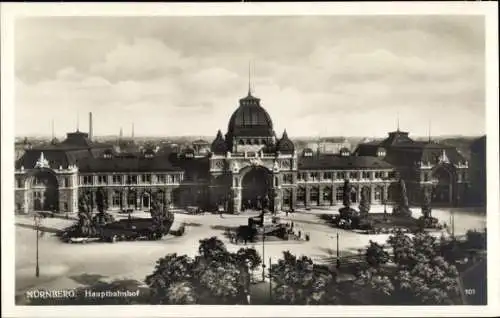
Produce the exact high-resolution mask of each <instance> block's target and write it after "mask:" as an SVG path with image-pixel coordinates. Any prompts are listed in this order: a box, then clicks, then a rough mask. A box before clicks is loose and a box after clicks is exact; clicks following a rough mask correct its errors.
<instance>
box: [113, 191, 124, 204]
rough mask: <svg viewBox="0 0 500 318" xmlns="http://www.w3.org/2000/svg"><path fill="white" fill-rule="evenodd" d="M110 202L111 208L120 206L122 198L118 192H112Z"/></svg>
mask: <svg viewBox="0 0 500 318" xmlns="http://www.w3.org/2000/svg"><path fill="white" fill-rule="evenodd" d="M111 202H112V204H113V207H115V208H116V207H119V206H120V205H121V202H122V196H121V193H119V192H114V193H113V195H112V197H111Z"/></svg>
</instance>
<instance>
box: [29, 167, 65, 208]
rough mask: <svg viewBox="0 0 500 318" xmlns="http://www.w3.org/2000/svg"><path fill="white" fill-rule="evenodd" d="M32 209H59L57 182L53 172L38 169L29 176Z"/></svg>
mask: <svg viewBox="0 0 500 318" xmlns="http://www.w3.org/2000/svg"><path fill="white" fill-rule="evenodd" d="M30 181H31V182H30V191H31V202H32V209H33V210H34V211H56V212H58V211H59V190H58V188H59V183H58V182H57V178H56V176H55V175H54V173H53V172H51V171H49V170H39V171H37V172H35V173H34V174H33V176H32V177H31V178H30Z"/></svg>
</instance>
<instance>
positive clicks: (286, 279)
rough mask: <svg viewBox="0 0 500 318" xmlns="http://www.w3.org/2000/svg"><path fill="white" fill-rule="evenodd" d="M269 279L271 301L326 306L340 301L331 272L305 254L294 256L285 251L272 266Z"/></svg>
mask: <svg viewBox="0 0 500 318" xmlns="http://www.w3.org/2000/svg"><path fill="white" fill-rule="evenodd" d="M271 279H272V280H273V282H274V287H273V290H272V295H273V297H274V299H273V300H274V301H275V302H276V303H278V304H287V305H322V304H323V305H326V304H336V303H338V301H339V299H338V289H337V285H336V283H335V277H334V274H332V273H331V272H330V271H329V270H328V269H327V268H325V267H321V266H318V265H315V264H314V263H313V261H312V260H311V259H310V258H308V257H306V256H302V257H300V258H297V257H296V256H294V255H292V254H291V253H290V252H288V251H287V252H284V253H283V259H280V260H279V261H278V263H277V264H273V265H272V266H271Z"/></svg>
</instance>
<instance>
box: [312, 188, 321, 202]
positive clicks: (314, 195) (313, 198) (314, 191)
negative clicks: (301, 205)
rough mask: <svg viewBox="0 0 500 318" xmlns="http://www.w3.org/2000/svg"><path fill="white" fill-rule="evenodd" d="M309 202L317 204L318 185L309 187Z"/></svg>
mask: <svg viewBox="0 0 500 318" xmlns="http://www.w3.org/2000/svg"><path fill="white" fill-rule="evenodd" d="M310 196H311V203H312V204H315V205H319V188H318V187H312V188H311V193H310Z"/></svg>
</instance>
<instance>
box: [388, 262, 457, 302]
mask: <svg viewBox="0 0 500 318" xmlns="http://www.w3.org/2000/svg"><path fill="white" fill-rule="evenodd" d="M457 279H458V271H457V269H456V267H455V266H453V265H450V264H449V263H448V262H446V261H445V260H444V258H443V257H440V256H436V257H434V258H432V259H431V260H429V261H421V262H418V263H417V264H416V265H415V266H414V267H413V268H409V269H402V270H400V271H399V272H398V273H397V275H396V277H395V279H394V280H395V282H396V284H397V286H398V293H399V296H400V298H403V301H405V302H409V303H417V304H422V305H453V304H454V299H457V297H458V295H459V292H460V290H459V285H458V280H457Z"/></svg>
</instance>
